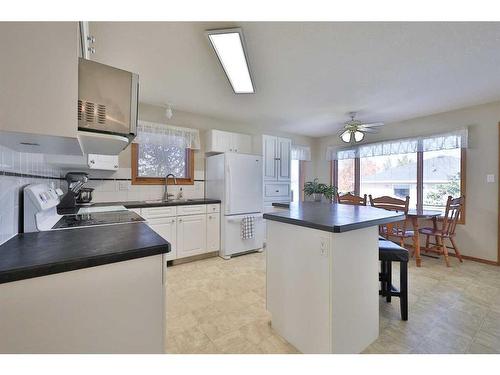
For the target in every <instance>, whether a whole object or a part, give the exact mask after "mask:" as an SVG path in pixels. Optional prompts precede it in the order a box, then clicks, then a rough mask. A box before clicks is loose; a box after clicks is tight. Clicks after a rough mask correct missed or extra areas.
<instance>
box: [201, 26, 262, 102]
mask: <svg viewBox="0 0 500 375" xmlns="http://www.w3.org/2000/svg"><path fill="white" fill-rule="evenodd" d="M207 35H208V39H209V40H210V43H211V44H212V47H213V48H214V50H215V53H216V54H217V57H218V59H219V61H220V63H221V65H222V68H223V69H224V72H225V73H226V76H227V78H228V79H229V83H231V86H232V87H233V91H234V92H235V93H236V94H253V93H255V89H254V87H253V83H252V77H251V76H250V68H249V67H248V61H247V55H246V53H245V47H244V41H243V34H242V32H241V29H227V30H209V31H207Z"/></svg>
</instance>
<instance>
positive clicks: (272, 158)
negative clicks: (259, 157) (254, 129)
mask: <svg viewBox="0 0 500 375" xmlns="http://www.w3.org/2000/svg"><path fill="white" fill-rule="evenodd" d="M262 150H263V153H264V180H268V181H290V168H291V165H290V164H291V152H292V140H291V139H288V138H281V137H275V136H271V135H264V136H263V145H262Z"/></svg>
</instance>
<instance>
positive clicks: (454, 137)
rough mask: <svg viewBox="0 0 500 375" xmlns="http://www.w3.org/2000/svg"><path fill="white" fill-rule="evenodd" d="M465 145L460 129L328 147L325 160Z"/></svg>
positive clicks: (446, 148) (463, 135) (452, 147)
mask: <svg viewBox="0 0 500 375" xmlns="http://www.w3.org/2000/svg"><path fill="white" fill-rule="evenodd" d="M467 143H468V132H467V129H460V130H456V131H453V132H448V133H443V134H435V135H429V136H422V137H414V138H405V139H397V140H390V141H384V142H376V143H369V144H363V145H359V146H354V147H351V148H349V149H341V150H338V149H336V148H335V147H334V146H328V147H327V150H326V160H343V159H354V158H356V157H360V158H366V157H371V156H380V155H396V154H408V153H413V152H418V151H436V150H450V149H454V148H467Z"/></svg>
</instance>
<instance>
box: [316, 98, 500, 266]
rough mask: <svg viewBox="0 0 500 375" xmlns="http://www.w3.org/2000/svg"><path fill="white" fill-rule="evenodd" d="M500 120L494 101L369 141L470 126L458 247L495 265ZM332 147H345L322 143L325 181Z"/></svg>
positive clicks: (319, 158)
mask: <svg viewBox="0 0 500 375" xmlns="http://www.w3.org/2000/svg"><path fill="white" fill-rule="evenodd" d="M499 121H500V102H495V103H490V104H485V105H480V106H474V107H470V108H465V109H460V110H456V111H451V112H445V113H440V114H436V115H432V116H426V117H421V118H416V119H412V120H408V121H402V122H398V123H391V124H387V125H386V126H384V128H383V129H382V130H381V132H380V133H379V134H375V135H371V136H369V137H368V141H369V142H372V141H379V140H386V139H396V138H403V137H411V136H415V135H426V134H433V133H439V132H444V131H447V130H454V129H459V128H463V127H467V128H468V129H469V148H468V150H467V169H466V172H467V178H466V189H467V192H466V202H467V211H466V224H465V225H463V226H460V227H459V228H458V230H457V240H458V241H457V242H458V246H459V247H460V248H461V250H462V253H464V254H466V255H469V256H473V257H477V258H482V259H487V260H493V261H496V260H497V231H498V230H497V229H498V227H497V220H498V137H499V134H498V123H499ZM328 145H338V146H340V147H342V145H341V142H340V140H338V138H337V137H336V136H331V137H324V138H321V139H319V141H318V145H317V146H318V148H317V150H316V151H317V154H316V158H315V159H314V169H315V171H316V172H317V174H318V176H319V177H320V178H321V179H322V180H324V181H327V180H328V178H329V173H330V172H329V166H328V165H329V163H328V162H327V161H326V160H325V152H326V147H327V146H328ZM487 174H495V183H486V175H487ZM424 262H425V258H424Z"/></svg>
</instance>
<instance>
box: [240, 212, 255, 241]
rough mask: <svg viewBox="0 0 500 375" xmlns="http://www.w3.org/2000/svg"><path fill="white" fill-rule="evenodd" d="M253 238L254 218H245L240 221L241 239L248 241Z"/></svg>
mask: <svg viewBox="0 0 500 375" xmlns="http://www.w3.org/2000/svg"><path fill="white" fill-rule="evenodd" d="M254 237H255V218H254V217H253V216H245V217H244V218H243V219H241V239H242V240H249V239H252V238H254Z"/></svg>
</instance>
